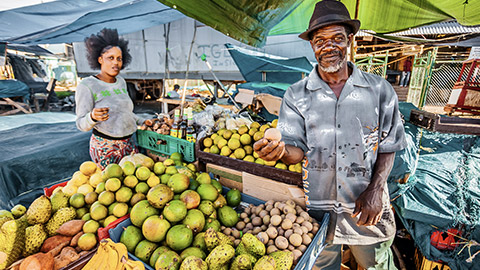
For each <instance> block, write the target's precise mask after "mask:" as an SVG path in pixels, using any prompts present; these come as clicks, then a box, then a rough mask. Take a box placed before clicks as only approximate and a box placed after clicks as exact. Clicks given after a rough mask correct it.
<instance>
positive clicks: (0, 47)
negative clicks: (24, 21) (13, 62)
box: [0, 42, 7, 66]
mask: <svg viewBox="0 0 480 270" xmlns="http://www.w3.org/2000/svg"><path fill="white" fill-rule="evenodd" d="M5 65H7V43H1V42H0V66H5Z"/></svg>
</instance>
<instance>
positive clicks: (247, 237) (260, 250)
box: [242, 233, 265, 257]
mask: <svg viewBox="0 0 480 270" xmlns="http://www.w3.org/2000/svg"><path fill="white" fill-rule="evenodd" d="M242 243H243V244H244V245H245V248H246V249H247V251H248V253H250V254H252V255H254V256H257V257H261V256H263V255H265V245H264V244H263V243H262V242H261V241H260V240H258V238H257V237H255V236H254V235H253V234H251V233H246V234H244V235H243V236H242Z"/></svg>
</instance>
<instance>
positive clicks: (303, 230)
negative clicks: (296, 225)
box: [300, 226, 308, 234]
mask: <svg viewBox="0 0 480 270" xmlns="http://www.w3.org/2000/svg"><path fill="white" fill-rule="evenodd" d="M300 229H302V232H303V233H304V234H307V233H308V229H307V227H305V226H301V227H300Z"/></svg>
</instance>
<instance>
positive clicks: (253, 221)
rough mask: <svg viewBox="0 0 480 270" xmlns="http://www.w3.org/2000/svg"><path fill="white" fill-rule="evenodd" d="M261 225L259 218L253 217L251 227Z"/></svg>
mask: <svg viewBox="0 0 480 270" xmlns="http://www.w3.org/2000/svg"><path fill="white" fill-rule="evenodd" d="M262 223H263V221H262V218H261V217H255V218H254V219H252V224H253V226H261V225H262Z"/></svg>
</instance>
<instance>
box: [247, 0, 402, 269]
mask: <svg viewBox="0 0 480 270" xmlns="http://www.w3.org/2000/svg"><path fill="white" fill-rule="evenodd" d="M359 28H360V21H358V20H352V19H351V18H350V14H349V13H348V10H347V8H346V7H345V6H344V5H343V4H342V3H341V2H339V1H336V0H324V1H321V2H318V3H317V4H316V6H315V10H314V12H313V15H312V18H311V19H310V24H309V27H308V29H307V31H305V32H304V33H302V34H300V38H302V39H304V40H308V41H309V42H310V44H311V46H312V49H313V51H314V53H315V58H316V59H317V62H318V65H316V67H315V68H314V70H313V71H312V72H311V73H310V75H309V76H308V77H306V78H304V79H302V80H301V81H299V82H297V83H295V84H293V85H292V86H290V88H289V89H288V90H287V91H286V93H285V96H284V98H283V101H282V107H281V109H280V115H279V122H278V125H277V128H278V129H279V130H280V131H281V133H282V141H268V140H266V139H261V140H259V141H258V142H256V143H255V145H254V150H255V151H256V152H257V154H258V155H259V156H260V158H262V159H264V160H267V161H272V160H280V159H281V160H282V161H283V162H284V163H287V164H294V163H297V162H300V161H302V160H303V180H304V184H303V186H304V190H305V200H306V205H307V209H308V211H309V213H310V215H312V216H313V217H315V218H317V219H321V218H322V217H323V214H324V213H326V212H329V213H330V214H331V219H330V226H329V229H328V232H327V239H326V241H327V246H326V247H325V249H324V250H323V251H322V253H321V254H320V256H319V257H318V259H317V262H316V266H315V268H316V269H340V263H341V250H342V245H348V246H349V248H350V250H351V251H352V254H353V255H354V257H355V259H356V261H357V263H358V264H359V265H360V266H362V267H363V268H366V269H396V268H395V265H394V263H393V256H392V252H391V251H390V246H391V244H392V242H393V238H394V236H395V221H394V217H393V212H392V210H391V208H390V203H389V193H388V189H387V184H386V180H387V177H388V175H389V173H390V170H391V168H392V166H393V162H394V158H395V152H396V151H399V150H402V149H403V148H404V147H405V145H406V141H405V134H404V129H403V124H402V122H401V118H400V113H399V111H398V98H397V96H396V94H395V91H394V90H393V88H392V86H391V85H390V84H389V83H388V82H387V81H386V80H385V79H383V78H381V77H379V76H376V75H373V74H369V73H365V72H363V71H361V70H359V69H357V68H356V67H355V65H353V64H352V63H350V62H348V61H347V58H346V57H347V48H348V47H349V46H350V44H351V42H352V40H353V36H354V34H355V33H356V32H357V31H358V29H359Z"/></svg>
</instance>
